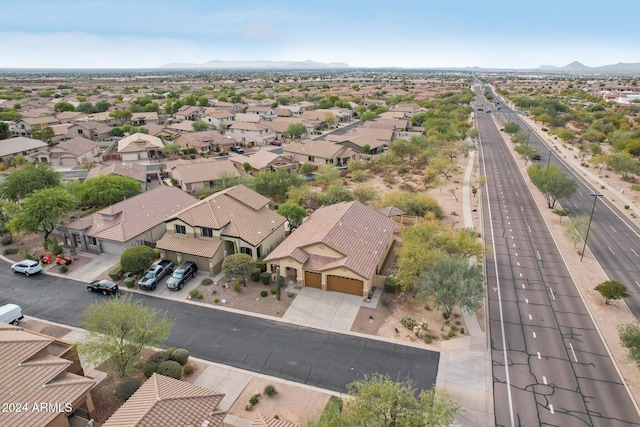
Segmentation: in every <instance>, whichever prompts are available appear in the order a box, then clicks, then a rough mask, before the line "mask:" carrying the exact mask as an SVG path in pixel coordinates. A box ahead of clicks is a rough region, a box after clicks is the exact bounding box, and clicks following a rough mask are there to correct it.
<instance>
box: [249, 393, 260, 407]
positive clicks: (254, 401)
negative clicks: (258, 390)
mask: <svg viewBox="0 0 640 427" xmlns="http://www.w3.org/2000/svg"><path fill="white" fill-rule="evenodd" d="M258 402H259V398H258V396H255V395H254V396H251V397H250V398H249V403H251V404H252V405H257V404H258Z"/></svg>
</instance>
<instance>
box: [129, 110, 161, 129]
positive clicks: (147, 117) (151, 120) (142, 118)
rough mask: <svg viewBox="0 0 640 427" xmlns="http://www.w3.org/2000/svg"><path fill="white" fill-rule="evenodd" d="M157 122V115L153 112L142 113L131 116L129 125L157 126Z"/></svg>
mask: <svg viewBox="0 0 640 427" xmlns="http://www.w3.org/2000/svg"><path fill="white" fill-rule="evenodd" d="M158 120H159V119H158V113H157V112H155V111H142V112H139V113H133V114H132V115H131V124H132V125H134V126H146V125H148V124H154V125H157V124H158Z"/></svg>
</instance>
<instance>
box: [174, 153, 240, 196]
mask: <svg viewBox="0 0 640 427" xmlns="http://www.w3.org/2000/svg"><path fill="white" fill-rule="evenodd" d="M170 173H171V178H173V179H175V180H176V181H177V182H178V187H180V188H182V190H183V191H186V192H187V193H196V192H198V191H200V190H203V189H208V188H211V187H213V186H215V185H216V183H217V182H218V180H219V179H220V176H221V175H222V176H227V177H228V176H232V177H237V176H240V174H239V173H238V170H237V169H236V168H234V167H233V163H231V162H230V161H229V159H228V158H223V159H220V160H217V159H216V160H214V159H211V160H202V161H198V162H190V163H185V164H179V165H176V166H174V167H172V168H171V171H170Z"/></svg>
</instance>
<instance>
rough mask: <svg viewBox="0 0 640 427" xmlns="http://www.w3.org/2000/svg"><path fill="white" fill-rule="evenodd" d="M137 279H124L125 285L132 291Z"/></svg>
mask: <svg viewBox="0 0 640 427" xmlns="http://www.w3.org/2000/svg"><path fill="white" fill-rule="evenodd" d="M135 280H136V279H135V278H134V277H127V278H126V279H124V285H125V286H126V287H127V288H129V289H131V288H133V285H134V282H135Z"/></svg>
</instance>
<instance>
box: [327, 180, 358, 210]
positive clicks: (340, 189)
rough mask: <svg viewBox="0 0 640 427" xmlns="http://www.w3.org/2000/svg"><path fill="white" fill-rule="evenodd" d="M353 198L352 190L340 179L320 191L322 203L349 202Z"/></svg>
mask: <svg viewBox="0 0 640 427" xmlns="http://www.w3.org/2000/svg"><path fill="white" fill-rule="evenodd" d="M351 199H352V197H351V192H350V191H349V189H348V188H347V187H345V186H344V184H343V183H342V182H340V181H338V182H334V183H333V184H331V185H330V186H329V187H327V189H326V190H325V191H323V192H322V193H320V200H319V201H320V204H321V205H334V204H336V203H340V202H348V201H350V200H351Z"/></svg>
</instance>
